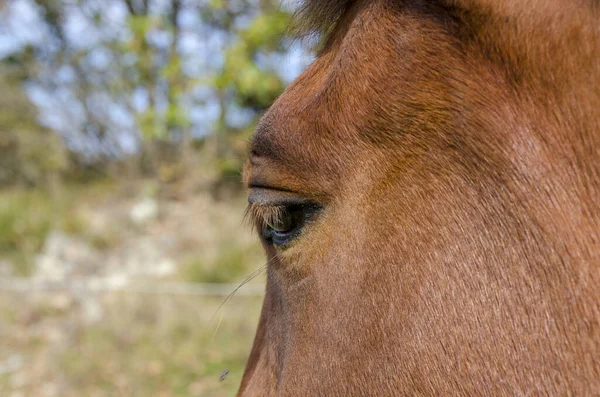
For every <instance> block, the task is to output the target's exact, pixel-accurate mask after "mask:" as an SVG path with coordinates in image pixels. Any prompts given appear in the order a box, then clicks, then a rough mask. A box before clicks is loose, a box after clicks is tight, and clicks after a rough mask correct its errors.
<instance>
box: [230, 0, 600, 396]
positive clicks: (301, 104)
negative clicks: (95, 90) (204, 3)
mask: <svg viewBox="0 0 600 397" xmlns="http://www.w3.org/2000/svg"><path fill="white" fill-rule="evenodd" d="M298 20H299V21H300V22H301V23H302V24H303V25H304V26H305V27H307V29H308V31H309V32H313V33H316V34H317V35H318V38H319V40H320V43H322V45H321V48H320V49H319V52H318V53H317V56H316V57H315V60H314V61H313V63H312V64H311V65H310V66H309V67H308V68H307V69H306V70H305V71H304V72H303V73H302V74H301V75H300V76H299V77H298V78H297V79H296V80H295V81H294V82H292V83H291V84H290V85H289V86H288V87H287V89H286V90H285V91H284V93H283V94H282V95H281V96H280V97H279V98H278V99H277V100H276V101H275V102H274V103H273V105H272V106H271V107H270V108H269V109H268V111H266V113H265V114H264V115H263V117H262V118H261V120H260V122H259V124H258V126H257V128H256V130H255V132H254V134H253V136H252V138H251V140H250V142H249V152H248V159H247V162H246V164H245V166H244V170H243V181H244V183H245V185H246V186H247V188H248V201H249V207H248V214H249V216H250V218H251V219H252V220H253V222H254V223H255V225H256V230H257V232H258V235H259V237H260V239H261V241H262V244H263V246H264V249H265V251H266V255H267V258H268V264H267V270H266V273H267V284H266V291H265V297H264V302H263V307H262V313H261V315H260V319H259V324H258V328H257V331H256V336H255V339H254V343H253V346H252V349H251V351H250V354H249V358H248V361H247V364H246V368H245V372H244V375H243V378H242V381H241V385H240V388H239V391H238V394H237V395H238V396H240V397H251V396H261V397H263V396H378V397H381V396H400V395H411V396H414V395H428V396H444V395H463V396H479V395H489V396H505V395H519V396H521V395H523V396H524V395H556V396H558V395H561V396H567V395H572V396H591V395H599V394H600V324H599V322H600V309H599V304H600V244H599V242H600V128H599V127H600V60H599V58H598V56H599V54H600V29H599V26H600V3H599V2H598V1H597V0H568V1H567V0H529V1H521V0H320V1H319V0H304V1H303V2H302V5H301V11H300V14H299V16H298Z"/></svg>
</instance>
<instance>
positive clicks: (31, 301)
mask: <svg viewBox="0 0 600 397" xmlns="http://www.w3.org/2000/svg"><path fill="white" fill-rule="evenodd" d="M144 186H145V185H144V184H143V183H140V184H139V187H138V186H134V188H132V187H131V186H128V188H127V189H126V190H127V191H125V192H124V191H123V189H121V188H120V187H119V186H115V185H112V184H110V183H104V182H102V183H99V184H93V185H88V186H71V187H65V189H64V191H63V192H62V197H60V198H59V199H58V200H57V199H56V198H54V199H51V198H50V197H48V195H46V194H44V193H42V192H38V191H35V190H26V189H11V190H4V191H0V267H2V261H4V268H3V269H4V270H3V271H4V272H5V273H4V274H3V273H2V272H0V277H6V276H12V277H25V278H27V277H32V276H35V275H36V274H35V269H36V261H35V259H36V257H37V256H38V254H39V253H40V251H43V250H44V245H45V241H46V239H47V237H48V235H49V233H51V232H53V231H59V232H60V233H62V234H64V235H66V236H70V238H74V239H76V240H74V241H79V243H78V244H80V245H81V244H82V245H84V246H86V247H88V249H89V250H90V251H91V252H93V254H94V258H96V259H98V258H100V262H102V260H103V258H112V259H111V260H112V266H113V267H112V268H111V269H112V270H111V271H114V272H118V271H120V264H119V262H118V260H117V261H116V260H115V258H121V257H123V258H124V259H123V261H124V263H123V268H125V267H126V266H125V265H126V264H127V263H126V262H127V261H129V260H130V259H131V253H132V252H134V253H135V251H136V249H137V248H136V247H138V246H139V247H142V248H143V247H146V248H148V245H155V246H157V247H160V250H159V251H160V253H161V255H164V256H165V257H168V258H170V260H172V262H173V264H174V266H175V268H174V270H173V272H171V273H170V274H169V275H167V276H160V277H159V276H156V277H157V278H154V279H152V282H158V283H160V282H171V283H239V282H240V281H241V280H243V279H244V278H245V276H246V275H248V274H250V273H252V271H254V270H255V269H257V268H258V267H260V265H262V264H263V263H264V259H263V253H262V250H261V248H260V246H259V244H258V242H257V239H256V237H255V236H252V233H251V231H250V230H249V229H248V227H246V226H244V225H243V221H242V218H243V212H244V205H245V199H244V197H243V196H237V197H232V198H231V199H226V200H224V199H220V200H215V199H212V198H210V197H209V196H208V195H206V194H205V193H202V192H198V191H195V192H193V193H191V194H189V195H187V196H184V197H180V198H178V199H177V200H172V199H166V200H162V201H160V205H161V210H160V214H159V215H158V216H157V217H156V219H153V220H151V221H149V222H147V223H145V224H143V225H139V224H134V223H132V222H131V221H130V220H129V218H128V214H129V211H130V210H131V208H132V207H133V206H134V205H135V203H136V202H139V200H140V197H141V196H140V195H144V194H146V193H144V192H145V191H147V190H148V189H145V187H144ZM132 192H133V193H132ZM142 243H143V244H142ZM150 252H152V251H150ZM84 262H85V260H84ZM7 263H8V264H9V266H8V267H7V265H6V264H7ZM0 270H2V269H0ZM7 271H8V273H6V272H7ZM95 271H97V272H100V273H94V274H92V275H91V276H95V275H96V274H99V275H100V276H101V277H105V276H106V275H107V273H106V272H104V270H102V269H99V270H98V269H96V270H95ZM110 274H111V273H108V275H109V276H110ZM115 274H116V273H115ZM77 277H86V275H85V274H84V275H80V274H77V273H74V274H73V275H70V276H68V278H66V279H65V280H64V282H66V283H68V282H70V281H72V280H76V279H77ZM134 277H137V276H134ZM144 277H151V276H144ZM152 277H153V276H152ZM261 277H262V278H261ZM142 281H143V280H142ZM253 282H254V283H257V284H259V285H260V284H261V283H264V276H260V277H258V278H257V279H256V280H254V281H253ZM228 288H229V287H228ZM224 299H225V297H223V296H218V297H217V296H214V297H210V296H209V297H207V296H199V295H194V294H180V295H173V294H164V293H163V294H157V293H152V291H150V293H145V294H143V293H139V292H135V291H128V290H127V288H125V289H124V291H112V292H95V293H90V292H85V291H70V292H67V291H53V292H43V293H42V292H27V291H25V292H15V291H6V290H2V289H1V288H0V396H3V397H4V396H7V397H45V396H48V397H63V396H64V397H81V396H85V397H88V396H90V397H94V396H161V397H168V396H211V397H212V396H214V397H220V396H232V395H234V394H235V391H236V390H237V388H238V386H239V382H240V380H241V376H242V372H243V367H244V365H245V362H246V359H247V356H248V354H249V351H250V348H251V345H252V340H253V338H254V332H255V328H256V324H257V322H258V316H259V313H260V306H261V302H262V297H260V296H241V295H240V296H235V297H234V298H233V299H231V300H230V301H229V302H228V303H227V304H225V305H224V306H223V307H222V308H221V309H220V310H219V311H218V312H217V309H218V308H219V305H221V303H222V302H223V300H224ZM90 313H92V314H93V315H91V316H90ZM224 370H228V371H229V373H228V374H227V376H226V377H225V379H224V380H220V375H221V374H222V372H223V371H224Z"/></svg>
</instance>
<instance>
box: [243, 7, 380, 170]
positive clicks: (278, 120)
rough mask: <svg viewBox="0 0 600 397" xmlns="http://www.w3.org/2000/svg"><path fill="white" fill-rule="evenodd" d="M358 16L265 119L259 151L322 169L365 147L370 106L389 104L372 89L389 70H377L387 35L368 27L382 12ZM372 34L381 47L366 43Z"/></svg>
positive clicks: (255, 147) (255, 146)
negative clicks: (362, 131) (361, 132)
mask: <svg viewBox="0 0 600 397" xmlns="http://www.w3.org/2000/svg"><path fill="white" fill-rule="evenodd" d="M355 14H356V15H354V16H353V19H351V20H348V21H346V24H347V25H348V26H347V27H346V28H345V29H340V32H338V37H334V38H333V39H332V44H331V45H330V46H329V48H327V50H326V51H324V52H323V53H321V54H320V56H319V57H318V58H317V59H316V60H315V61H314V62H313V63H312V64H311V65H310V66H309V68H308V69H307V70H305V71H304V72H303V73H302V74H301V75H300V76H299V77H298V78H297V79H296V80H295V81H294V82H293V83H292V84H290V86H289V87H288V88H287V89H286V91H285V92H284V93H283V94H282V95H281V96H280V97H279V98H278V99H277V101H276V102H275V103H274V104H273V106H272V107H271V108H270V109H269V110H268V111H267V113H266V114H265V115H264V116H263V117H262V119H261V121H260V123H259V125H258V127H257V128H256V130H255V132H254V135H253V138H252V141H251V147H250V149H251V152H252V153H253V154H255V155H259V156H263V157H269V158H272V159H275V160H277V161H280V162H288V163H290V164H294V165H300V164H302V165H308V164H313V165H315V166H316V168H322V167H318V166H319V165H320V166H326V167H328V166H330V165H331V163H336V162H337V163H339V162H342V159H343V157H344V155H345V154H349V153H354V154H356V150H357V149H358V148H359V147H360V146H361V145H360V142H359V140H358V129H359V128H360V125H361V124H363V123H365V122H366V121H367V118H368V117H373V116H374V113H373V112H369V111H368V110H369V108H370V107H371V106H373V103H374V102H382V101H383V102H385V97H384V96H383V95H379V96H374V95H372V94H373V92H368V89H367V87H368V86H369V85H374V84H376V83H377V82H375V81H374V80H375V78H376V77H378V80H381V79H382V77H383V78H385V76H384V75H385V73H382V72H381V70H379V71H377V69H378V68H379V69H381V68H382V67H384V66H385V65H382V63H384V62H385V60H384V59H382V57H381V51H382V47H381V46H382V43H383V40H382V39H381V34H376V33H373V32H370V33H369V32H368V31H366V30H365V29H366V28H365V25H366V24H367V22H371V23H372V20H374V19H376V15H374V14H373V13H363V14H365V15H366V16H364V17H363V16H362V14H361V13H358V12H357V13H355ZM365 19H368V21H365ZM371 34H375V35H376V36H377V37H379V40H378V45H372V44H373V43H371V45H367V46H365V45H364V42H365V41H367V42H368V41H369V37H365V36H366V35H367V36H369V35H371ZM378 52H379V54H380V56H377V55H376V54H377V53H378ZM371 53H372V56H371V55H370V54H371ZM359 54H360V55H359ZM359 58H361V59H362V61H361V60H360V59H359ZM367 60H368V61H367ZM329 168H330V167H329Z"/></svg>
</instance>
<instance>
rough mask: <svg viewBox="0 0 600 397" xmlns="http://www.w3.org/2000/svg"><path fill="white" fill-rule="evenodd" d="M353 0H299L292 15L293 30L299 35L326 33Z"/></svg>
mask: <svg viewBox="0 0 600 397" xmlns="http://www.w3.org/2000/svg"><path fill="white" fill-rule="evenodd" d="M354 2H355V0H300V1H299V3H300V6H299V7H298V10H297V11H296V15H295V17H294V22H295V23H294V30H295V31H296V32H295V33H297V34H299V35H301V36H302V35H311V34H319V33H326V32H329V31H331V30H332V29H333V27H334V26H335V24H336V22H337V21H338V19H339V18H340V17H341V16H342V15H343V14H344V12H345V11H346V10H347V9H348V7H350V6H351V5H352V3H354Z"/></svg>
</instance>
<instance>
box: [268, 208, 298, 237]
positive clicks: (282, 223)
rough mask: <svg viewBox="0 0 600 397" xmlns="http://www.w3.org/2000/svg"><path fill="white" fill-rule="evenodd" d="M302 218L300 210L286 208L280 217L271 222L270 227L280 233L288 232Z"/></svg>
mask: <svg viewBox="0 0 600 397" xmlns="http://www.w3.org/2000/svg"><path fill="white" fill-rule="evenodd" d="M299 220H300V211H299V210H291V211H288V210H286V211H285V212H284V213H283V214H281V216H280V217H279V219H277V220H276V221H274V222H272V223H269V225H268V226H269V227H270V228H271V229H273V230H274V231H276V232H278V233H286V232H290V231H292V230H293V229H294V228H295V227H296V226H297V225H298V222H299Z"/></svg>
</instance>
